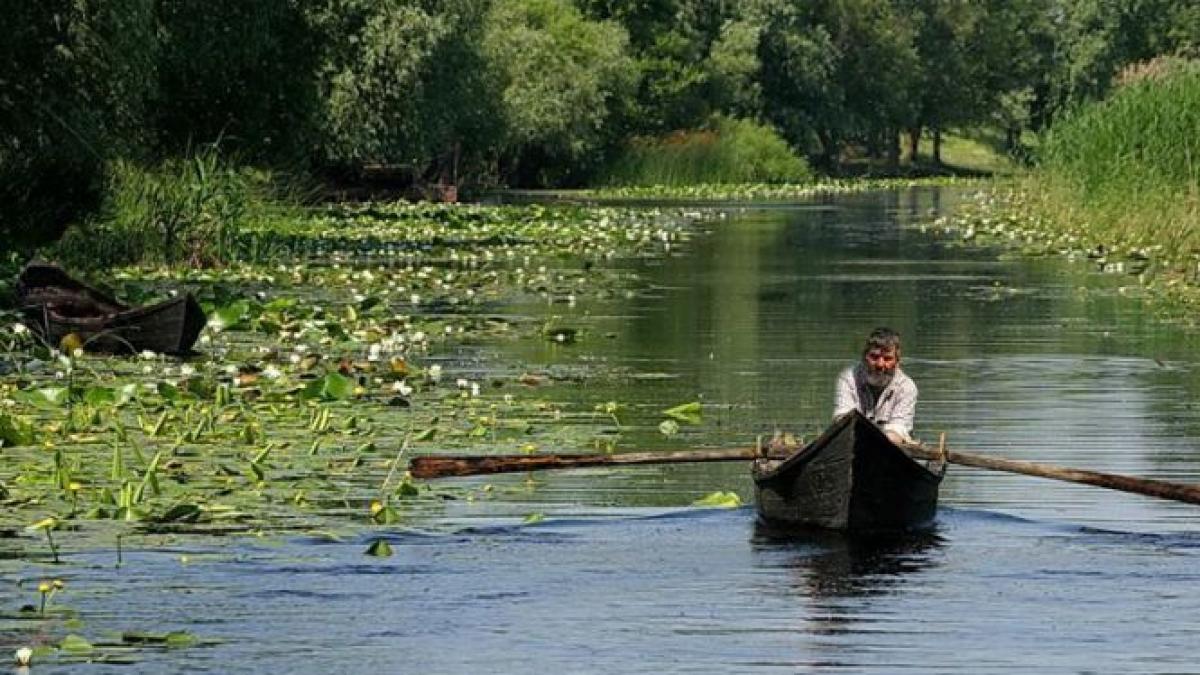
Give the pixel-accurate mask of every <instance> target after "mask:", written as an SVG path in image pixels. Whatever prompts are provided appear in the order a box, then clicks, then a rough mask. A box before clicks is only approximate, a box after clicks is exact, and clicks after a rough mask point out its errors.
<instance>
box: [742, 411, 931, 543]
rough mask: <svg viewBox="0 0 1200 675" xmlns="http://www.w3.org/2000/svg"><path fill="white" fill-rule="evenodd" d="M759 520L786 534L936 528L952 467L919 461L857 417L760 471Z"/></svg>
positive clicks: (764, 462)
mask: <svg viewBox="0 0 1200 675" xmlns="http://www.w3.org/2000/svg"><path fill="white" fill-rule="evenodd" d="M752 471H753V476H754V486H755V496H756V503H757V507H758V514H759V517H760V518H761V519H762V520H763V521H764V522H765V523H768V524H770V525H772V526H775V527H779V528H803V527H818V528H827V529H833V530H849V531H862V532H869V531H897V530H914V529H920V528H922V527H925V526H928V525H929V524H931V523H932V522H933V518H934V515H935V512H936V511H937V496H938V486H939V485H940V484H941V482H942V476H943V475H945V473H946V464H945V462H939V461H925V460H918V459H914V458H912V457H910V456H909V454H908V453H906V452H905V451H904V450H903V449H902V448H900V447H899V446H897V445H896V444H894V443H892V442H891V441H890V440H889V439H888V437H887V436H886V435H885V434H884V433H883V431H881V430H880V429H879V427H877V426H875V425H874V424H873V423H872V422H871V421H870V420H868V419H867V418H866V417H864V416H863V415H862V414H860V413H858V412H850V413H847V414H846V415H843V416H842V417H840V418H838V419H837V420H836V421H834V423H833V425H832V426H830V427H829V428H828V429H827V430H826V431H825V433H823V434H822V435H821V436H820V437H819V438H817V439H816V440H814V441H813V442H812V443H809V444H808V445H806V446H805V447H803V448H801V449H800V450H797V451H796V452H795V454H793V455H791V456H790V457H787V458H786V459H783V460H771V459H758V460H755V462H754V465H753V467H752Z"/></svg>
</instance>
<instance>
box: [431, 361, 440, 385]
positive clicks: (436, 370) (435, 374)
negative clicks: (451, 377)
mask: <svg viewBox="0 0 1200 675" xmlns="http://www.w3.org/2000/svg"><path fill="white" fill-rule="evenodd" d="M429 379H431V380H433V381H434V382H437V381H438V380H440V379H442V367H441V366H440V365H438V364H434V365H432V366H429Z"/></svg>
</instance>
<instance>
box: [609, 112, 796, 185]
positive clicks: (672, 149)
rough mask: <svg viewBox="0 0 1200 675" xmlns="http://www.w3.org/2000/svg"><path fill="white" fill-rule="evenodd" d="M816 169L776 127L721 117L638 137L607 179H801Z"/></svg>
mask: <svg viewBox="0 0 1200 675" xmlns="http://www.w3.org/2000/svg"><path fill="white" fill-rule="evenodd" d="M812 178H813V173H812V170H811V169H810V168H809V167H808V164H807V163H806V162H805V161H804V159H803V158H801V157H799V156H797V155H796V153H795V152H793V151H792V149H791V148H790V147H788V144H787V142H786V141H784V140H783V138H782V137H780V136H779V134H778V133H777V132H776V131H775V129H774V128H772V127H770V126H767V125H763V124H759V123H757V122H753V121H750V120H741V119H732V118H727V117H719V118H717V119H716V120H715V122H714V124H713V125H712V128H711V129H702V130H693V131H677V132H674V133H672V134H669V135H667V136H663V137H655V138H637V139H634V140H633V141H632V142H630V144H629V145H628V146H627V147H626V149H625V151H624V152H623V153H622V154H621V156H620V157H619V158H618V159H617V161H616V162H615V163H614V164H613V166H612V168H611V169H610V170H609V172H608V175H607V176H606V178H605V180H604V181H603V182H604V183H606V184H608V185H639V186H645V185H667V186H683V185H701V184H712V183H723V184H730V183H800V182H805V181H809V180H812Z"/></svg>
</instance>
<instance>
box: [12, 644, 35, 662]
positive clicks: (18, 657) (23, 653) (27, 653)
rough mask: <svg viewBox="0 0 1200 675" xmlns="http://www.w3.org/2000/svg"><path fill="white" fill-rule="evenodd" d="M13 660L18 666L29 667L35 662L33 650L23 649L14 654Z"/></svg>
mask: <svg viewBox="0 0 1200 675" xmlns="http://www.w3.org/2000/svg"><path fill="white" fill-rule="evenodd" d="M13 659H14V660H15V661H16V662H17V665H18V666H27V665H29V662H30V661H32V660H33V650H32V649H30V648H29V647H21V648H20V649H18V650H17V651H16V653H15V654H13Z"/></svg>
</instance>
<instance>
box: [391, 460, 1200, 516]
mask: <svg viewBox="0 0 1200 675" xmlns="http://www.w3.org/2000/svg"><path fill="white" fill-rule="evenodd" d="M904 448H905V450H906V451H908V453H909V454H911V455H912V456H913V457H916V458H918V459H930V460H935V461H936V460H941V461H945V462H949V463H951V464H960V465H962V466H972V467H976V468H979V469H990V470H992V471H1007V472H1009V473H1019V474H1024V475H1026V476H1038V477H1041V478H1051V479H1054V480H1061V481H1067V482H1069V483H1082V484H1084V485H1094V486H1096V487H1102V488H1108V489H1110V490H1120V491H1122V492H1133V493H1136V494H1141V495H1147V496H1150V497H1159V498H1161V499H1171V500H1174V501H1179V502H1187V503H1189V504H1200V485H1189V484H1186V483H1172V482H1169V481H1162V480H1153V479H1149V478H1135V477H1133V476H1122V475H1120V474H1113V473H1101V472H1099V471H1085V470H1082V469H1072V468H1069V467H1064V466H1055V465H1053V464H1042V463H1040V462H1025V461H1019V460H1013V459H1003V458H1000V457H988V456H986V455H976V454H972V453H967V452H960V451H957V450H946V449H941V450H938V449H933V448H928V447H925V446H922V445H906V446H904ZM762 456H764V454H763V452H762V451H760V450H759V449H757V448H727V449H716V450H694V451H679V452H633V453H625V454H614V455H493V456H491V457H480V456H470V455H442V456H425V457H417V458H415V459H413V460H412V461H411V462H410V463H409V471H410V472H411V473H412V475H413V477H415V478H439V477H446V476H471V475H478V474H488V473H507V472H514V471H540V470H543V469H573V468H580V467H588V466H618V465H629V464H676V463H683V462H733V461H749V460H752V459H756V458H758V457H762ZM766 456H768V457H770V458H772V459H781V458H783V457H785V456H787V455H786V454H780V452H779V451H771V452H770V453H769V454H767V455H766Z"/></svg>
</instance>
